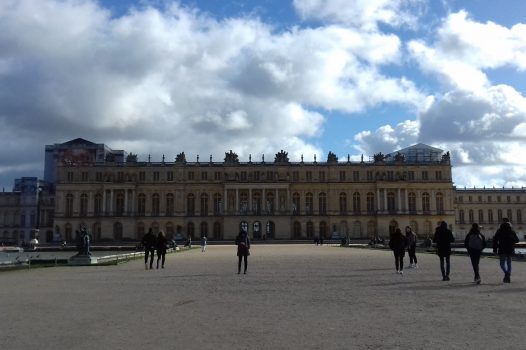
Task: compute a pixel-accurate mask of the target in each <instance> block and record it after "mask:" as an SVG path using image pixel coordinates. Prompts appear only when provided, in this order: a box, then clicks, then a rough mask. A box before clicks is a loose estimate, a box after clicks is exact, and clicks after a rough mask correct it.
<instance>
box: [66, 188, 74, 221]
mask: <svg viewBox="0 0 526 350" xmlns="http://www.w3.org/2000/svg"><path fill="white" fill-rule="evenodd" d="M65 214H66V216H73V195H72V194H71V193H69V194H67V195H66V213H65Z"/></svg>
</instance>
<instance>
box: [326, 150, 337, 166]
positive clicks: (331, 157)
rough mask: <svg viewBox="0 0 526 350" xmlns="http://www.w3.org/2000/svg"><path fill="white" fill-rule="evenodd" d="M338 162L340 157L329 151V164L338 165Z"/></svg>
mask: <svg viewBox="0 0 526 350" xmlns="http://www.w3.org/2000/svg"><path fill="white" fill-rule="evenodd" d="M337 162H338V156H337V155H336V154H334V153H333V152H331V151H329V154H328V155H327V163H337Z"/></svg>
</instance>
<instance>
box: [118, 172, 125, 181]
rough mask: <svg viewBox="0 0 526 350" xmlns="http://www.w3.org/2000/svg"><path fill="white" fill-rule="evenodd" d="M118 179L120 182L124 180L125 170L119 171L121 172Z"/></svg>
mask: <svg viewBox="0 0 526 350" xmlns="http://www.w3.org/2000/svg"><path fill="white" fill-rule="evenodd" d="M117 181H118V182H124V172H122V171H119V172H118V173H117Z"/></svg>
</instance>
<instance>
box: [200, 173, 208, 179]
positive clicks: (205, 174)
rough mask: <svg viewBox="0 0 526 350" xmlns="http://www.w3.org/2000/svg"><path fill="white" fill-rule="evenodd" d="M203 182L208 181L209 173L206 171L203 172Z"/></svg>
mask: <svg viewBox="0 0 526 350" xmlns="http://www.w3.org/2000/svg"><path fill="white" fill-rule="evenodd" d="M201 180H202V181H207V180H208V173H207V172H206V171H203V172H201Z"/></svg>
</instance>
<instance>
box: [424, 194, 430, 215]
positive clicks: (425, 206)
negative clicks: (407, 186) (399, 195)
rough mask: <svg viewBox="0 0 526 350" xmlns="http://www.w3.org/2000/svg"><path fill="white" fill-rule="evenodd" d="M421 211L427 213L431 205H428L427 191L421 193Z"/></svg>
mask: <svg viewBox="0 0 526 350" xmlns="http://www.w3.org/2000/svg"><path fill="white" fill-rule="evenodd" d="M422 211H423V212H424V213H429V212H430V211H431V206H430V205H429V193H427V192H424V193H422Z"/></svg>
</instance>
